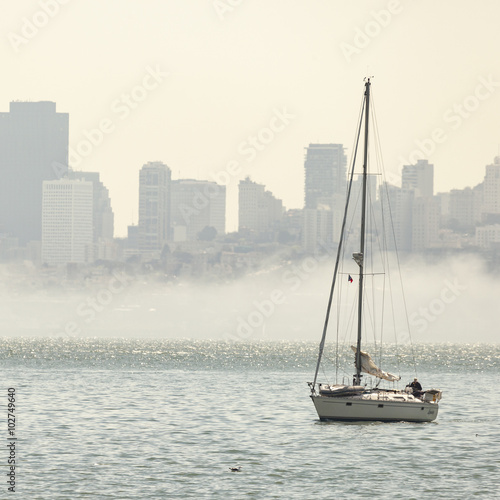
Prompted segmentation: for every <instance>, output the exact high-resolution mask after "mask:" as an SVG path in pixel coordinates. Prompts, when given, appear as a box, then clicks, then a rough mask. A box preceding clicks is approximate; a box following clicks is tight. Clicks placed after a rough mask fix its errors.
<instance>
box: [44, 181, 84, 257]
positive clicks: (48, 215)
mask: <svg viewBox="0 0 500 500" xmlns="http://www.w3.org/2000/svg"><path fill="white" fill-rule="evenodd" d="M92 191H93V189H92V182H87V181H82V180H77V179H73V180H70V179H59V180H54V181H44V182H43V196H42V200H43V201H42V263H45V264H50V265H58V264H66V263H68V262H73V263H85V262H91V261H92V260H93V249H92V243H93V231H92V225H93V224H92V223H93V210H92V207H93V195H92Z"/></svg>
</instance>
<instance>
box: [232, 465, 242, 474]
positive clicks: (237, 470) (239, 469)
mask: <svg viewBox="0 0 500 500" xmlns="http://www.w3.org/2000/svg"><path fill="white" fill-rule="evenodd" d="M229 470H230V471H231V472H240V471H241V465H238V467H229Z"/></svg>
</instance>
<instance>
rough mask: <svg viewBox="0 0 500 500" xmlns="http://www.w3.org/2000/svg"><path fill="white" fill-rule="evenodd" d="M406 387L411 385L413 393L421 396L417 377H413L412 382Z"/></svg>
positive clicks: (420, 387)
mask: <svg viewBox="0 0 500 500" xmlns="http://www.w3.org/2000/svg"><path fill="white" fill-rule="evenodd" d="M407 387H411V388H412V389H413V395H414V396H417V397H418V396H421V395H422V386H421V385H420V382H419V381H418V379H417V377H415V378H414V379H413V382H412V383H411V384H408V386H407Z"/></svg>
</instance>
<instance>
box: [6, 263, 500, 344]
mask: <svg viewBox="0 0 500 500" xmlns="http://www.w3.org/2000/svg"><path fill="white" fill-rule="evenodd" d="M401 266H402V274H403V282H404V290H405V296H406V304H407V310H408V317H409V324H410V332H411V338H412V341H413V342H415V343H419V342H423V343H428V342H464V343H474V342H489V343H496V342H498V331H497V329H498V326H497V324H498V322H497V318H498V312H497V311H496V306H495V305H494V304H495V303H496V301H495V297H497V296H499V294H500V277H498V276H494V275H492V274H491V273H488V271H487V268H486V265H485V264H484V262H482V261H481V260H480V259H479V258H477V257H473V256H471V255H468V256H463V257H453V258H442V259H439V260H436V261H435V262H429V261H428V260H427V261H424V260H422V259H419V258H415V257H412V258H409V259H407V260H405V261H403V262H402V263H401ZM332 271H333V262H332V259H331V257H329V258H328V261H327V259H326V258H325V259H319V260H318V259H316V258H314V257H306V258H304V259H302V260H300V261H297V262H295V263H288V264H287V265H283V266H275V267H274V268H272V269H269V270H265V271H264V270H263V271H260V272H257V273H255V274H252V275H247V276H245V277H242V278H240V279H239V280H236V281H231V282H228V283H216V284H213V285H211V284H209V283H203V284H200V283H198V284H197V283H193V282H185V283H176V284H172V283H170V284H165V283H155V284H151V283H145V282H143V281H141V278H134V277H130V276H127V275H125V274H123V273H122V274H117V275H114V276H110V278H109V280H107V281H105V282H103V283H101V284H100V285H99V286H96V287H94V288H93V289H88V290H85V291H72V292H68V291H64V292H63V291H61V290H59V291H58V290H50V291H49V290H41V291H40V290H39V291H37V292H23V291H20V290H19V289H16V291H13V288H12V287H11V286H10V285H9V283H5V282H4V283H3V287H2V289H1V298H2V300H1V305H0V335H2V336H13V335H16V336H19V335H24V336H55V337H79V336H80V337H96V336H97V337H129V338H130V337H137V338H150V337H164V338H195V339H227V340H235V341H250V340H312V341H319V339H320V336H321V332H322V329H323V323H324V319H325V311H326V305H327V301H328V294H329V289H330V284H331V279H332ZM349 272H350V271H349ZM340 279H342V280H344V281H345V282H346V283H347V280H348V274H345V275H340ZM392 279H393V280H399V278H397V277H396V276H395V275H393V276H392ZM352 286H353V287H352V290H355V284H353V285H352ZM349 293H350V292H349ZM395 314H396V316H402V315H403V308H402V307H398V308H397V310H396V311H395ZM332 322H333V323H334V320H332ZM398 335H400V338H399V339H396V340H397V341H398V342H400V343H404V342H406V341H407V336H408V334H407V332H406V327H405V328H404V329H403V330H401V331H399V332H398ZM386 340H387V341H394V339H391V338H387V339H386Z"/></svg>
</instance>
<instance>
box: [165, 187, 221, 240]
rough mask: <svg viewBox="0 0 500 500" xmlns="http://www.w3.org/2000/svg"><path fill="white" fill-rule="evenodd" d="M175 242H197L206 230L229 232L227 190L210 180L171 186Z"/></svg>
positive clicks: (218, 232) (172, 222)
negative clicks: (200, 234)
mask: <svg viewBox="0 0 500 500" xmlns="http://www.w3.org/2000/svg"><path fill="white" fill-rule="evenodd" d="M171 200H172V201H171V210H172V215H171V224H172V232H173V239H174V241H184V240H191V241H193V240H196V239H198V236H199V233H200V232H201V231H202V230H203V229H204V228H206V227H212V228H214V229H215V230H216V231H217V234H219V235H221V234H224V233H225V232H226V187H225V186H220V185H219V184H216V183H215V182H211V181H199V180H193V179H177V180H174V181H172V187H171Z"/></svg>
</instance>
